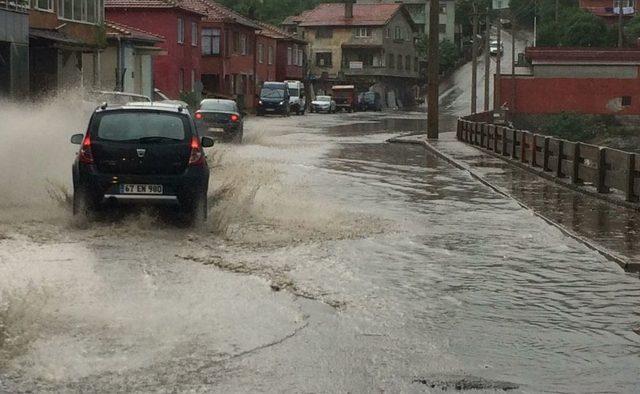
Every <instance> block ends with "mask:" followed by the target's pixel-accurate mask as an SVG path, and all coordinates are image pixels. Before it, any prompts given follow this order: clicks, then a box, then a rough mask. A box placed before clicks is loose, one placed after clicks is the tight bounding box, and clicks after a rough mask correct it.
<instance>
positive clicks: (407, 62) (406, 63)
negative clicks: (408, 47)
mask: <svg viewBox="0 0 640 394" xmlns="http://www.w3.org/2000/svg"><path fill="white" fill-rule="evenodd" d="M404 69H405V70H407V71H411V56H409V55H407V56H405V58H404Z"/></svg>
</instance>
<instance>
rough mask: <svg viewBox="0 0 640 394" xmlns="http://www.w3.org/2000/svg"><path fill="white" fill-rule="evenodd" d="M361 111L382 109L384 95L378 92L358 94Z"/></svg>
mask: <svg viewBox="0 0 640 394" xmlns="http://www.w3.org/2000/svg"><path fill="white" fill-rule="evenodd" d="M358 109H359V110H360V111H382V97H381V96H380V93H378V92H363V93H360V94H359V95H358Z"/></svg>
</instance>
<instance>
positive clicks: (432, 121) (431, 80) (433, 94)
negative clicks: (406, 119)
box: [427, 0, 440, 139]
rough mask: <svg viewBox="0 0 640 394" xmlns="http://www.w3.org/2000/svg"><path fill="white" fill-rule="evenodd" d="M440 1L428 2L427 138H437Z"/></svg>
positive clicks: (431, 0) (432, 0)
mask: <svg viewBox="0 0 640 394" xmlns="http://www.w3.org/2000/svg"><path fill="white" fill-rule="evenodd" d="M439 17H440V1H438V0H430V1H429V59H428V62H429V63H428V69H427V80H428V84H429V95H428V98H427V99H428V100H427V105H428V112H427V138H429V139H437V138H438V95H439V91H438V83H439V74H440V71H439V67H438V66H439V64H438V62H439V56H438V52H439V51H438V44H439V43H440V42H439V41H440V32H439V20H438V19H439Z"/></svg>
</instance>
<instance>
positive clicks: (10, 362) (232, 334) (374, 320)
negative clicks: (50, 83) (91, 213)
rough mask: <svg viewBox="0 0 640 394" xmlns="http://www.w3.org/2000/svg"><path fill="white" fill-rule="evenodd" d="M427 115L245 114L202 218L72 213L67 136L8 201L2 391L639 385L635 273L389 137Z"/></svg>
mask: <svg viewBox="0 0 640 394" xmlns="http://www.w3.org/2000/svg"><path fill="white" fill-rule="evenodd" d="M422 118H423V115H422V114H418V113H415V114H414V113H395V114H394V113H388V114H351V115H346V114H337V115H307V116H304V117H291V118H260V119H249V120H248V121H247V123H246V125H245V136H246V140H247V141H246V143H245V144H243V145H241V146H228V145H219V146H216V147H214V148H213V149H212V150H211V151H210V152H209V161H210V163H211V165H212V166H213V174H214V175H213V179H212V181H211V182H212V183H211V196H210V197H211V200H212V202H215V204H214V205H213V206H212V207H211V212H210V220H209V224H208V225H207V226H206V227H205V228H203V229H188V228H187V229H185V228H182V227H180V226H177V225H176V224H175V223H173V222H172V220H171V219H166V218H164V217H162V216H158V215H157V212H154V211H152V210H150V211H142V212H133V213H127V214H126V215H124V217H122V218H118V219H117V220H107V221H102V222H98V223H94V224H92V225H90V226H88V227H78V226H76V225H74V223H73V221H72V220H71V215H70V213H69V210H68V204H67V202H66V200H65V195H66V194H65V192H64V189H65V187H68V184H65V182H68V180H67V177H68V175H69V174H68V173H67V172H69V168H70V163H71V161H72V159H73V151H72V148H69V150H68V151H65V150H64V149H66V148H65V147H66V145H64V147H63V145H60V149H59V150H56V152H57V153H56V155H59V156H61V157H64V159H62V158H60V159H56V160H52V162H50V163H49V165H48V167H47V171H42V172H43V173H44V174H41V175H43V178H42V179H41V182H38V183H37V184H38V186H35V185H32V184H31V183H30V184H29V187H27V186H28V185H26V184H24V185H23V184H22V183H21V182H22V181H16V180H14V182H13V183H14V185H13V187H12V188H10V190H11V193H7V194H5V195H3V197H4V198H3V199H2V200H0V205H1V210H0V289H1V290H2V292H1V293H0V297H2V298H1V299H0V391H3V392H5V391H6V392H14V391H101V392H113V391H174V390H176V391H189V390H190V391H195V392H209V391H215V392H248V391H250V392H255V391H260V392H274V391H278V392H281V391H285V392H346V391H349V392H371V391H391V392H398V391H405V392H424V391H429V392H439V391H441V390H443V389H446V388H453V387H456V385H462V383H461V382H467V383H469V382H470V383H469V384H468V385H467V384H466V383H465V387H475V388H480V389H486V390H487V391H489V392H492V390H493V389H496V388H497V389H499V388H510V389H513V391H514V392H545V391H552V392H637V391H638V390H640V379H639V378H638V376H639V375H640V374H639V373H640V335H637V334H635V333H634V332H633V330H634V329H635V328H636V327H638V325H640V310H639V308H638V299H640V298H639V297H640V281H639V280H638V279H637V277H634V276H631V275H628V274H625V273H624V272H622V271H621V270H620V269H619V268H618V266H616V265H615V264H613V263H611V262H610V261H607V260H605V259H604V258H603V257H601V256H600V255H598V254H597V253H595V252H593V251H591V250H589V249H588V248H586V247H585V246H583V245H581V244H579V243H577V242H575V241H573V240H572V239H571V238H568V237H566V236H564V235H563V234H562V233H561V232H560V231H559V230H557V229H555V228H553V227H551V226H549V225H548V224H546V223H545V222H544V221H543V220H541V219H539V218H537V217H535V216H534V215H532V214H531V213H530V212H529V211H527V210H525V209H522V208H521V207H520V206H519V205H518V204H517V203H516V202H515V201H513V200H510V199H508V198H505V197H503V196H501V195H498V194H496V193H495V192H493V191H492V190H490V189H488V188H486V187H484V186H483V185H481V184H480V183H478V182H477V181H475V180H474V179H472V178H471V177H469V176H468V175H467V174H466V173H465V172H463V171H460V170H458V169H456V168H454V167H452V166H450V165H449V164H447V163H446V162H444V161H441V160H439V159H437V158H436V157H435V156H433V155H431V154H430V153H428V152H427V151H425V150H424V149H423V148H421V147H418V146H414V147H412V146H407V145H396V144H387V143H385V142H384V141H385V140H386V139H388V138H391V137H394V136H396V135H398V134H402V133H412V132H418V131H421V130H422V128H423V127H424V120H422ZM65 127H70V126H68V125H65ZM73 131H74V130H70V131H69V132H68V133H67V134H72V133H73ZM58 132H59V133H62V130H58ZM60 138H61V139H62V140H63V141H64V142H65V143H66V140H67V136H66V135H64V133H62V135H61V136H60ZM52 144H53V145H54V146H56V145H55V143H54V142H53V141H52ZM7 153H10V152H7ZM65 160H66V162H65ZM58 162H60V163H59V164H60V165H58ZM30 171H35V172H36V173H38V171H37V170H34V169H33V168H31V169H30ZM58 173H60V174H59V175H60V176H58ZM38 179H40V178H38ZM47 181H48V183H47ZM47 185H49V193H48V194H47V192H46V190H47V189H46V187H47ZM51 185H53V186H51ZM29 189H30V190H36V191H37V190H39V191H40V193H41V194H43V195H45V196H44V197H42V198H29V199H22V198H20V195H21V193H19V192H20V191H21V190H29ZM16 195H17V197H16ZM52 197H53V198H52ZM480 392H481V391H480Z"/></svg>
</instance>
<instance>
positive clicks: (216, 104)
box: [200, 100, 238, 112]
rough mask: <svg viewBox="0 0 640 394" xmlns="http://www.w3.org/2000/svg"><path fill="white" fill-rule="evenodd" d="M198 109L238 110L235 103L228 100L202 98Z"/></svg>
mask: <svg viewBox="0 0 640 394" xmlns="http://www.w3.org/2000/svg"><path fill="white" fill-rule="evenodd" d="M200 109H201V110H203V111H221V112H238V107H237V106H236V103H235V102H233V101H230V100H222V101H218V100H204V101H203V102H202V104H201V105H200Z"/></svg>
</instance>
